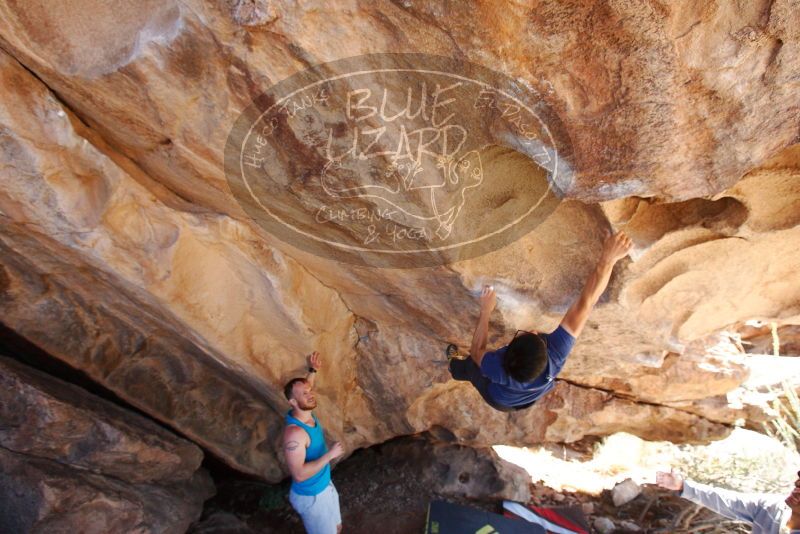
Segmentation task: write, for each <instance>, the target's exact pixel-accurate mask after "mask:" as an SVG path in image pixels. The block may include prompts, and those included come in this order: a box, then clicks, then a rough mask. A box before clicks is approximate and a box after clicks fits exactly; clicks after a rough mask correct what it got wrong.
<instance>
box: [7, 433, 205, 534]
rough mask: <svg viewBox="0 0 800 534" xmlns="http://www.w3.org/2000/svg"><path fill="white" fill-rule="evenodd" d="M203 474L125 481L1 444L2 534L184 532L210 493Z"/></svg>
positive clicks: (195, 517)
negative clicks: (154, 481)
mask: <svg viewBox="0 0 800 534" xmlns="http://www.w3.org/2000/svg"><path fill="white" fill-rule="evenodd" d="M213 493H214V491H213V484H212V482H211V479H210V478H209V476H208V475H207V474H206V473H204V472H196V473H195V474H194V475H193V476H192V478H190V479H188V480H184V481H181V482H174V483H172V484H170V485H164V486H162V485H151V484H130V483H128V482H124V481H121V480H118V479H116V478H114V477H104V476H99V475H95V474H92V473H90V472H88V471H81V470H78V469H70V468H69V467H67V466H65V465H63V464H60V463H58V462H55V461H52V460H46V459H43V458H36V457H30V456H24V455H21V454H16V453H14V452H10V451H8V450H6V449H3V448H0V502H2V503H3V510H2V512H0V529H2V531H3V532H31V533H42V534H44V533H46V532H47V533H49V532H86V533H96V534H105V533H108V532H146V533H175V534H180V533H183V532H186V530H187V529H188V528H189V525H191V524H192V522H194V521H196V520H197V519H198V518H199V517H200V513H201V511H202V507H203V501H204V500H205V499H207V498H209V497H210V496H211V495H213Z"/></svg>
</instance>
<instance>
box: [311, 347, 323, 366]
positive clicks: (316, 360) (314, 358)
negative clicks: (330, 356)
mask: <svg viewBox="0 0 800 534" xmlns="http://www.w3.org/2000/svg"><path fill="white" fill-rule="evenodd" d="M308 365H309V366H310V367H313V368H314V369H319V368H321V367H322V358H321V357H320V355H319V352H317V351H314V352H312V353H311V356H309V357H308Z"/></svg>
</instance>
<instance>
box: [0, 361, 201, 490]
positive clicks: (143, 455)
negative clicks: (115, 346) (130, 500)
mask: <svg viewBox="0 0 800 534" xmlns="http://www.w3.org/2000/svg"><path fill="white" fill-rule="evenodd" d="M0 371H2V373H1V374H0V384H2V387H1V388H0V398H2V402H1V403H0V446H2V447H4V448H6V449H9V450H12V451H15V452H18V453H21V454H27V455H30V456H39V457H42V458H49V459H51V460H55V461H57V462H59V463H62V464H69V465H71V466H73V467H78V468H81V469H86V470H89V471H94V472H96V473H98V474H103V475H108V476H112V477H115V478H120V479H123V480H128V481H131V482H162V481H173V480H186V479H187V478H189V477H190V476H191V475H192V474H193V473H194V472H195V471H196V470H197V469H198V468H199V467H200V462H201V461H202V459H203V453H202V452H201V451H200V449H198V448H197V447H196V446H195V445H193V444H191V443H189V442H186V441H184V440H182V439H180V438H177V437H175V436H174V435H172V434H170V433H169V432H167V431H166V430H164V429H162V428H160V427H159V426H158V425H156V424H154V423H152V422H151V421H148V420H147V419H145V418H143V417H140V416H137V415H136V414H132V413H131V412H130V411H127V410H122V409H120V408H118V407H117V406H116V405H114V404H111V403H109V402H105V401H102V400H100V399H98V398H97V397H95V396H93V395H89V394H87V393H86V392H85V391H84V390H82V389H80V388H77V387H74V386H70V385H68V384H65V383H62V382H59V381H56V380H54V379H52V378H50V377H49V376H47V375H44V374H42V373H39V372H36V371H33V370H32V369H30V368H26V367H25V366H23V365H21V364H19V363H18V362H15V361H14V360H10V359H8V358H0Z"/></svg>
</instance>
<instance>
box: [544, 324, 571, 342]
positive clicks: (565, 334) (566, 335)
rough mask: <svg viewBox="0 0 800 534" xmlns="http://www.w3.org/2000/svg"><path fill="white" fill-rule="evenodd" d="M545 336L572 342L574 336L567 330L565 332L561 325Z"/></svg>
mask: <svg viewBox="0 0 800 534" xmlns="http://www.w3.org/2000/svg"><path fill="white" fill-rule="evenodd" d="M547 336H548V337H556V338H562V339H566V340H572V341H574V340H575V336H574V335H572V333H571V332H570V331H569V330H567V329H566V328H565V327H564V325H563V324H560V325H558V327H557V328H556V329H555V330H553V331H552V332H550V333H549V334H547Z"/></svg>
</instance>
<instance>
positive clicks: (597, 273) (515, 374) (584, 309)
mask: <svg viewBox="0 0 800 534" xmlns="http://www.w3.org/2000/svg"><path fill="white" fill-rule="evenodd" d="M630 249H631V240H630V238H628V236H626V235H625V234H624V233H623V232H619V233H617V234H612V235H609V236H608V238H607V239H606V240H605V243H604V244H603V252H602V254H601V256H600V260H599V261H598V262H597V267H595V269H594V271H592V274H591V275H590V276H589V280H588V281H587V282H586V285H585V286H584V288H583V291H582V292H581V294H580V297H578V300H577V301H576V302H575V303H574V304H573V305H572V306H571V307H570V309H569V310H568V311H567V314H566V315H564V318H563V319H562V321H561V324H560V325H559V327H558V328H556V329H555V330H554V331H553V332H551V333H549V334H542V333H538V332H526V331H522V330H520V331H518V332H517V333H516V334H515V335H514V338H513V339H512V340H511V342H510V343H509V344H508V345H506V346H505V347H502V348H500V349H497V350H495V351H488V352H487V351H486V341H487V338H488V335H489V316H490V315H491V313H492V311H493V310H494V307H495V304H496V299H495V294H494V289H493V288H491V287H489V286H485V287H484V288H483V291H482V293H481V296H480V304H481V311H480V316H479V318H478V326H477V327H476V328H475V334H474V335H473V337H472V345H471V347H470V357H469V358H465V359H457V358H453V359H451V360H450V373H451V374H452V376H453V378H454V379H456V380H465V381H469V382H471V383H472V385H473V386H475V389H477V390H478V393H480V394H481V396H482V397H483V399H484V400H485V401H486V402H487V403H488V404H489V406H491V407H493V408H495V409H496V410H500V411H503V412H508V411H513V410H522V409H524V408H528V407H530V406H532V405H533V404H534V403H535V402H536V401H537V400H538V399H540V398H541V397H542V396H543V395H544V394H545V393H547V392H548V391H550V390H551V389H553V387H555V378H556V376H558V373H559V372H561V368H562V367H563V366H564V363H565V362H566V359H567V355H568V354H569V352H570V351H571V350H572V347H573V345H574V344H575V339H576V338H577V337H578V336H579V335H580V333H581V331H582V330H583V327H584V325H585V324H586V319H587V318H588V317H589V312H591V311H592V308H593V307H594V305H595V304H596V303H597V301H598V299H599V298H600V295H602V294H603V291H605V289H606V287H607V286H608V281H609V279H610V278H611V270H612V269H613V267H614V264H616V262H617V261H619V260H620V259H622V258H623V257H625V256H626V255H627V254H628V251H629V250H630Z"/></svg>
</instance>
